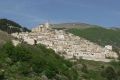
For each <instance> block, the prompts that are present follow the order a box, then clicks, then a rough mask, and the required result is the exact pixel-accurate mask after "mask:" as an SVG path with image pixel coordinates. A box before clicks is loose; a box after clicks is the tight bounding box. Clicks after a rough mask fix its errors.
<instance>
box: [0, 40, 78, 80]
mask: <svg viewBox="0 0 120 80" xmlns="http://www.w3.org/2000/svg"><path fill="white" fill-rule="evenodd" d="M72 65H73V64H72V63H71V62H69V61H67V60H64V59H63V58H62V57H60V56H58V55H57V54H55V52H54V51H53V50H52V49H47V48H46V47H45V46H44V45H41V44H39V45H37V46H30V45H28V44H19V45H18V46H16V47H15V46H13V44H12V43H11V42H7V43H6V44H5V45H3V47H2V48H0V80H4V79H5V80H8V79H9V80H16V79H17V80H41V78H42V77H43V78H49V79H50V80H53V79H55V80H75V79H76V80H77V78H78V74H77V72H76V70H75V69H74V68H72ZM43 80H47V79H43Z"/></svg>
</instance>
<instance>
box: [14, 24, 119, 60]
mask: <svg viewBox="0 0 120 80" xmlns="http://www.w3.org/2000/svg"><path fill="white" fill-rule="evenodd" d="M12 35H13V36H14V37H17V38H18V39H22V40H23V41H24V42H27V43H28V44H31V45H33V44H35V43H36V44H39V43H41V44H44V45H46V46H47V48H52V49H53V50H55V52H56V53H58V54H59V55H61V56H64V57H65V58H66V59H71V58H77V59H79V58H84V59H91V60H94V59H100V60H102V59H106V58H117V57H118V56H117V53H115V52H113V51H112V46H110V45H106V46H105V47H101V46H99V45H97V44H95V43H93V42H90V41H88V40H86V39H84V38H81V37H78V36H75V35H73V34H71V33H68V32H65V31H64V30H56V29H52V28H50V27H49V24H48V23H46V24H45V25H39V26H38V27H36V28H33V29H32V32H29V33H28V32H22V33H13V34H12Z"/></svg>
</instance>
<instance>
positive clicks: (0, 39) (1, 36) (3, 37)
mask: <svg viewBox="0 0 120 80" xmlns="http://www.w3.org/2000/svg"><path fill="white" fill-rule="evenodd" d="M11 38H12V37H11V36H10V35H9V34H7V33H6V32H4V31H1V30H0V46H1V45H2V44H4V43H5V42H7V41H9V40H11Z"/></svg>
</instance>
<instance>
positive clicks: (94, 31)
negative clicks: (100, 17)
mask: <svg viewBox="0 0 120 80" xmlns="http://www.w3.org/2000/svg"><path fill="white" fill-rule="evenodd" d="M67 31H68V32H70V33H73V34H75V35H77V36H80V37H83V38H85V39H87V40H90V41H91V42H95V43H97V44H99V45H101V46H105V45H112V46H113V47H114V50H115V51H118V50H120V30H119V29H117V30H116V29H105V28H102V27H94V28H87V29H69V30H67Z"/></svg>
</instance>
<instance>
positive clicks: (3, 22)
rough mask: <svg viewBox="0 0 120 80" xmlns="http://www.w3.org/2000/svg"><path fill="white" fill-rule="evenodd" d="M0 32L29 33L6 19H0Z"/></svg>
mask: <svg viewBox="0 0 120 80" xmlns="http://www.w3.org/2000/svg"><path fill="white" fill-rule="evenodd" d="M0 30H2V31H5V32H7V33H14V32H21V31H23V32H25V31H30V30H29V29H27V28H25V27H22V26H21V25H20V24H18V23H16V22H14V21H12V20H8V19H0Z"/></svg>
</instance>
